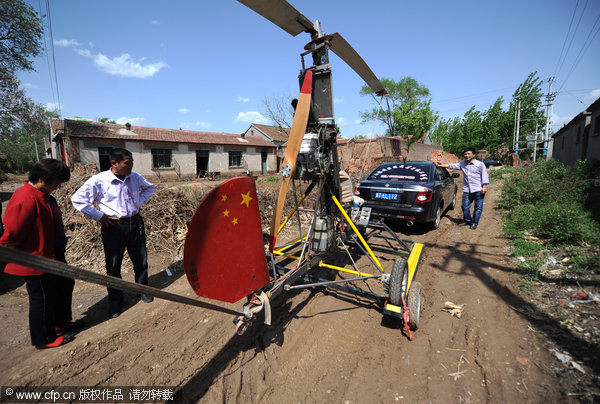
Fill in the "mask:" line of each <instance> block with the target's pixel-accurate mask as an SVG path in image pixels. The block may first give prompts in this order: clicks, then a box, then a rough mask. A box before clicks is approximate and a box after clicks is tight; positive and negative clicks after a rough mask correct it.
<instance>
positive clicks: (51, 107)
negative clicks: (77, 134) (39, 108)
mask: <svg viewBox="0 0 600 404" xmlns="http://www.w3.org/2000/svg"><path fill="white" fill-rule="evenodd" d="M59 109H60V104H59V103H58V102H47V103H46V110H48V111H58V110H59Z"/></svg>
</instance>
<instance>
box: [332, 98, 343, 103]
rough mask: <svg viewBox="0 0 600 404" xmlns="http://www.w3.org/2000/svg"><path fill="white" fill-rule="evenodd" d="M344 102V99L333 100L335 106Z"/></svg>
mask: <svg viewBox="0 0 600 404" xmlns="http://www.w3.org/2000/svg"><path fill="white" fill-rule="evenodd" d="M342 102H344V99H343V98H334V99H333V103H334V104H340V103H342Z"/></svg>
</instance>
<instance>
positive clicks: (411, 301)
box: [406, 282, 422, 331]
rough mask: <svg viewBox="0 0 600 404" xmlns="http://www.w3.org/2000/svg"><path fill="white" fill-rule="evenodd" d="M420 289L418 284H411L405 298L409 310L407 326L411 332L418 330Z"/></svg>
mask: <svg viewBox="0 0 600 404" xmlns="http://www.w3.org/2000/svg"><path fill="white" fill-rule="evenodd" d="M421 288H422V286H421V284H420V283H419V282H412V284H411V285H410V290H409V291H408V297H407V298H406V305H407V306H408V309H409V312H408V326H409V327H410V329H411V330H412V331H415V330H416V329H418V328H419V320H420V319H421Z"/></svg>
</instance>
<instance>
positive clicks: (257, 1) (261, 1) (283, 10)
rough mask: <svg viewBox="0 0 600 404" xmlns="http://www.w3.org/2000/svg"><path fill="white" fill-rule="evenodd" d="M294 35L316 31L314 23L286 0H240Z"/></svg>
mask: <svg viewBox="0 0 600 404" xmlns="http://www.w3.org/2000/svg"><path fill="white" fill-rule="evenodd" d="M238 1H239V2H240V3H242V4H243V5H245V6H246V7H248V8H250V9H252V10H254V11H256V12H257V13H258V14H260V15H262V16H263V17H265V18H266V19H267V20H269V21H271V22H272V23H273V24H275V25H277V26H279V27H280V28H281V29H283V30H284V31H286V32H287V33H288V34H290V35H292V36H296V35H298V34H299V33H301V32H305V31H306V32H310V33H311V34H312V33H313V32H315V29H314V25H313V23H312V22H311V21H310V20H309V19H308V18H306V17H305V16H304V15H302V14H301V13H300V12H299V11H298V10H296V9H295V8H294V7H292V6H291V5H290V4H289V3H288V2H287V1H285V0H238Z"/></svg>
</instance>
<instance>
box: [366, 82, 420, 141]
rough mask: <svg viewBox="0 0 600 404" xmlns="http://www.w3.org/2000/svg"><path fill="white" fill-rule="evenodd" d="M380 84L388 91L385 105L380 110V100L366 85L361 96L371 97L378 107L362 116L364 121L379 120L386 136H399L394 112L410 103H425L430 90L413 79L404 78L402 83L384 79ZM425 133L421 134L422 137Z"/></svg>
mask: <svg viewBox="0 0 600 404" xmlns="http://www.w3.org/2000/svg"><path fill="white" fill-rule="evenodd" d="M380 82H381V84H383V87H384V88H385V89H386V91H387V95H386V96H385V97H386V98H385V100H384V102H385V104H383V105H381V108H379V103H380V100H379V98H377V97H376V96H375V93H373V90H372V89H371V87H369V86H368V85H366V84H365V85H363V86H362V88H361V89H360V95H363V96H371V97H372V98H373V101H374V102H375V104H377V107H375V108H373V109H372V110H371V111H364V112H361V113H360V114H361V117H362V119H363V120H364V121H372V120H374V119H376V118H377V119H378V120H379V121H381V122H382V123H383V124H384V125H386V127H387V129H386V136H397V135H398V133H397V125H396V121H395V119H394V111H396V109H398V108H399V107H400V106H401V105H402V104H404V103H406V102H408V101H411V100H419V101H423V100H424V99H426V98H428V97H429V89H428V88H427V87H426V86H424V85H423V84H421V83H419V82H418V81H417V80H416V79H414V78H412V77H404V78H402V79H400V81H395V80H393V79H390V78H387V77H382V78H381V79H380ZM428 129H430V128H428ZM423 133H424V132H423ZM423 133H421V135H422V134H423Z"/></svg>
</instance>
